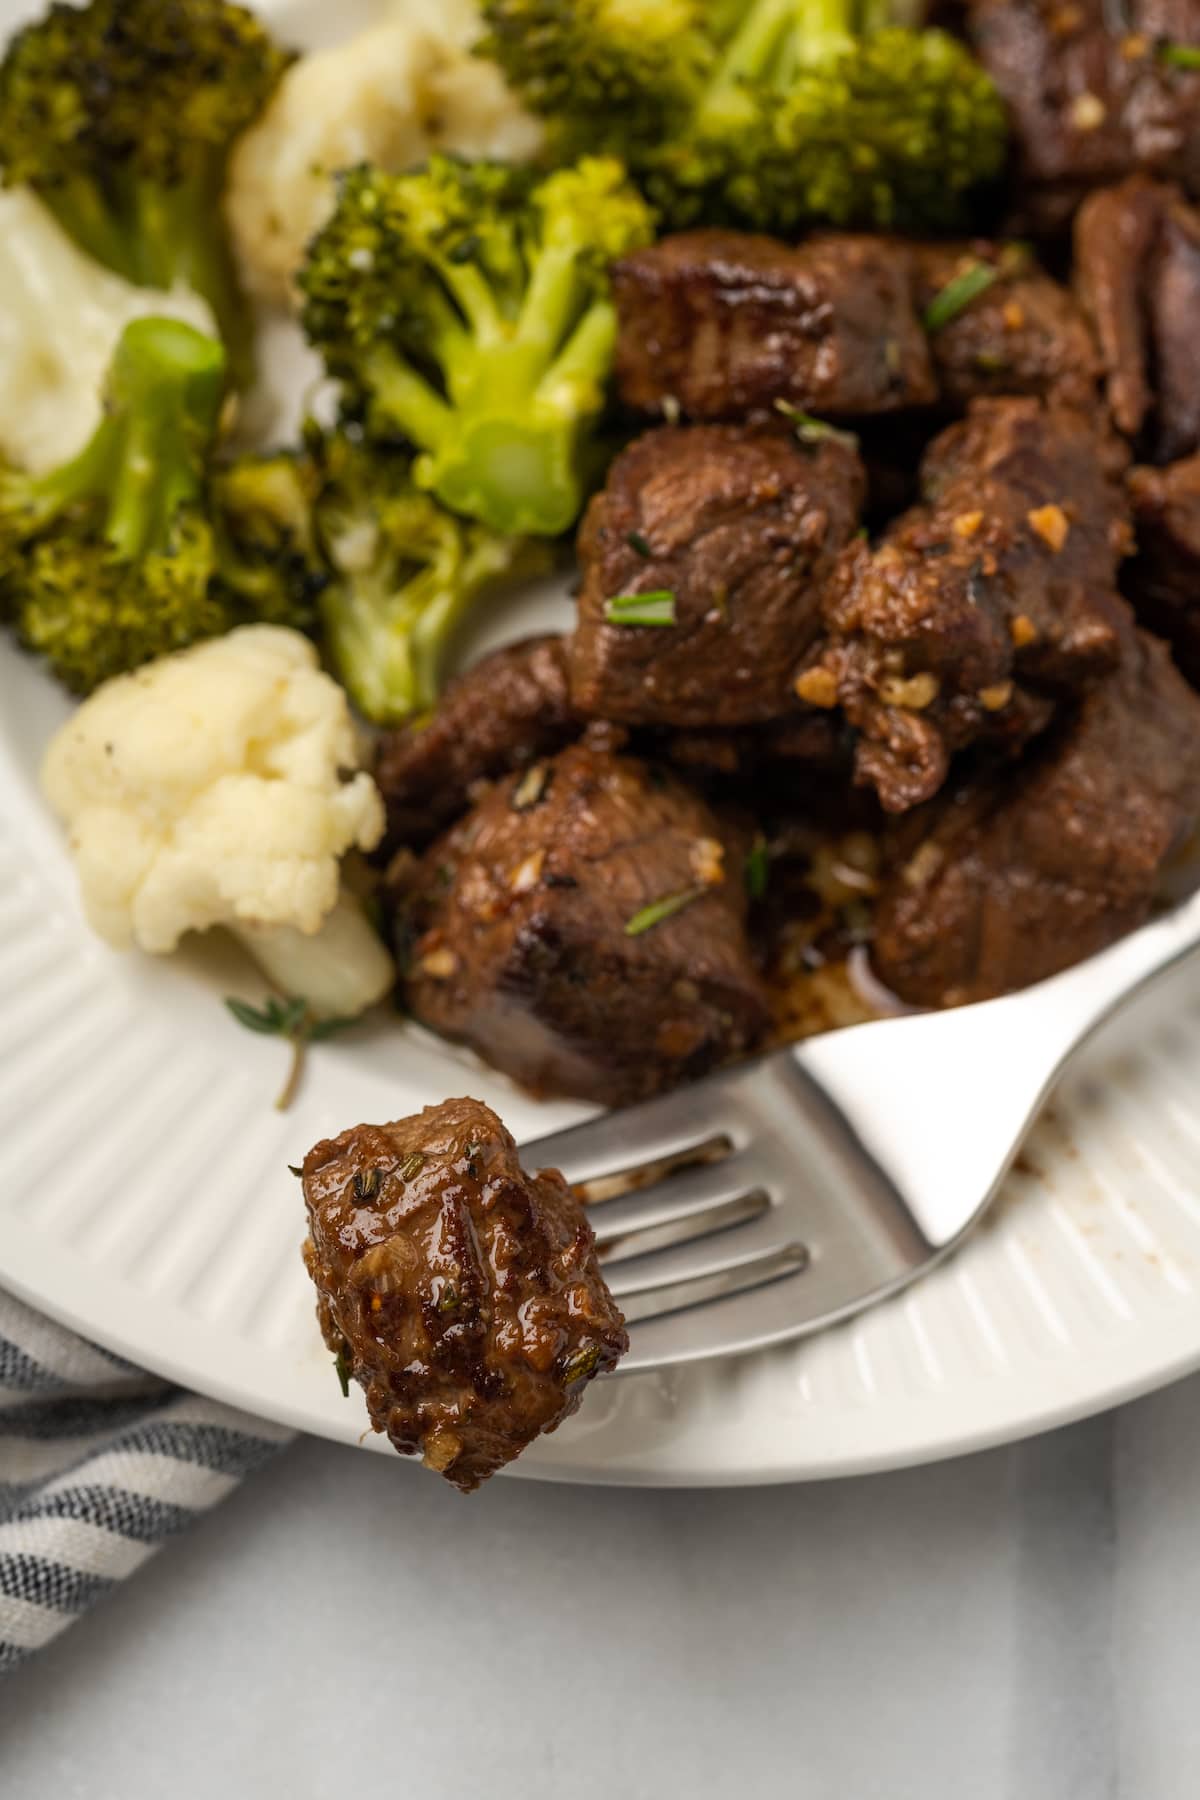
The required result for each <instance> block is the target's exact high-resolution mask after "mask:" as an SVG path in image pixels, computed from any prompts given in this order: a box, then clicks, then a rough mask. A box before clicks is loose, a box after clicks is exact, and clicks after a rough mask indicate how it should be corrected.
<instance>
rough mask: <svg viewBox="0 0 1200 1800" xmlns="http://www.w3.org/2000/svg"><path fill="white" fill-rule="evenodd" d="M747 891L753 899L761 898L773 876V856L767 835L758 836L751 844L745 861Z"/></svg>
mask: <svg viewBox="0 0 1200 1800" xmlns="http://www.w3.org/2000/svg"><path fill="white" fill-rule="evenodd" d="M744 873H745V881H746V892H747V893H748V894H749V896H750V898H751V899H752V900H761V899H762V897H763V895H764V894H765V893H766V891H767V882H768V881H769V880H770V878H771V857H770V853H769V852H768V850H767V840H766V838H765V837H762V836H759V837H756V838H755V840H754V842H753V844H751V846H750V849H749V852H748V853H747V856H746V863H745V871H744Z"/></svg>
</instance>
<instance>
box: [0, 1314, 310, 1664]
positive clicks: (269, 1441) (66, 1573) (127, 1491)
mask: <svg viewBox="0 0 1200 1800" xmlns="http://www.w3.org/2000/svg"><path fill="white" fill-rule="evenodd" d="M290 1435H291V1434H290V1433H289V1432H286V1431H284V1430H282V1429H280V1428H278V1427H276V1426H274V1425H268V1424H266V1423H265V1422H264V1421H263V1420H261V1419H252V1418H250V1417H249V1415H248V1414H246V1413H240V1412H235V1411H234V1409H233V1408H232V1407H229V1406H221V1405H219V1404H218V1403H217V1402H216V1401H215V1400H202V1399H200V1398H199V1397H198V1396H197V1395H195V1394H189V1393H186V1392H185V1391H184V1390H183V1389H182V1388H178V1387H173V1386H172V1385H171V1384H170V1383H169V1382H165V1381H160V1380H159V1379H158V1378H157V1376H154V1375H148V1374H147V1373H146V1371H145V1370H144V1369H138V1368H135V1367H134V1365H133V1364H132V1363H127V1362H123V1361H122V1360H121V1358H120V1357H117V1356H112V1355H110V1354H109V1352H108V1351H107V1350H100V1349H98V1348H97V1347H96V1346H95V1345H94V1344H89V1343H87V1342H86V1341H85V1340H84V1339H83V1338H80V1337H76V1336H75V1334H74V1333H73V1332H70V1331H66V1330H64V1329H63V1328H62V1327H61V1326H59V1325H54V1324H52V1323H51V1322H50V1320H48V1319H45V1318H42V1317H41V1316H40V1314H38V1313H35V1312H32V1311H31V1310H30V1309H29V1307H27V1306H24V1305H22V1304H21V1302H20V1301H19V1300H14V1299H13V1298H12V1297H11V1296H10V1295H8V1294H4V1293H2V1292H0V1673H3V1672H4V1671H5V1670H7V1669H10V1668H13V1667H14V1666H15V1665H16V1664H17V1663H19V1662H21V1661H22V1659H23V1658H24V1657H26V1656H28V1655H29V1654H30V1652H31V1651H33V1650H38V1649H40V1648H41V1646H42V1645H43V1644H47V1643H49V1641H50V1639H51V1638H54V1637H57V1636H58V1634H59V1632H60V1631H64V1630H65V1629H66V1627H67V1626H68V1625H70V1624H71V1623H72V1621H73V1620H74V1619H76V1618H78V1617H79V1615H80V1614H81V1613H83V1612H86V1610H87V1609H88V1607H89V1606H91V1605H92V1604H93V1602H94V1601H96V1600H98V1599H100V1598H101V1596H102V1595H104V1594H106V1593H107V1592H108V1591H109V1590H110V1589H111V1588H113V1587H115V1586H116V1585H117V1583H118V1582H121V1581H124V1579H125V1578H126V1576H128V1575H132V1574H133V1572H134V1570H135V1569H137V1568H140V1566H141V1564H142V1563H144V1562H145V1561H146V1559H147V1557H149V1556H152V1555H153V1554H154V1552H155V1551H156V1550H157V1549H158V1547H159V1545H160V1544H161V1543H162V1542H163V1541H164V1539H166V1538H168V1537H171V1536H172V1535H173V1534H174V1533H175V1532H177V1531H182V1530H183V1529H184V1527H185V1526H187V1525H189V1524H190V1523H191V1521H192V1520H193V1519H194V1518H196V1517H197V1515H198V1514H200V1513H203V1512H206V1511H207V1510H208V1508H209V1507H210V1506H215V1505H216V1503H217V1501H218V1500H222V1499H224V1497H225V1495H226V1494H228V1493H229V1492H230V1491H231V1490H232V1489H233V1488H235V1487H236V1486H237V1484H238V1482H239V1481H241V1479H242V1477H243V1476H245V1475H249V1474H250V1473H251V1472H252V1471H253V1470H255V1469H257V1468H259V1467H261V1465H262V1464H263V1463H265V1462H267V1461H268V1460H269V1458H270V1457H272V1456H273V1455H274V1454H275V1452H276V1451H277V1450H278V1449H279V1448H280V1447H281V1445H283V1444H285V1443H286V1442H287V1441H288V1439H289V1437H290Z"/></svg>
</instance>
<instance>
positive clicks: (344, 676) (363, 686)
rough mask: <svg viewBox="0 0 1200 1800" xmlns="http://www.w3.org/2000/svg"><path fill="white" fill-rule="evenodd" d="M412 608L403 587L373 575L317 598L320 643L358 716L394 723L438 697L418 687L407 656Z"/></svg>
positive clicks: (432, 687) (354, 579)
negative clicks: (322, 639)
mask: <svg viewBox="0 0 1200 1800" xmlns="http://www.w3.org/2000/svg"><path fill="white" fill-rule="evenodd" d="M412 615H413V608H412V605H411V601H410V600H409V599H408V598H407V597H406V595H405V593H404V590H403V589H402V588H396V587H391V586H389V584H388V583H387V581H386V579H384V578H383V577H382V576H381V575H380V574H379V573H378V572H377V571H370V572H365V573H363V574H359V575H353V576H351V577H350V578H349V579H347V580H346V581H344V582H341V583H339V584H338V585H337V586H335V587H333V588H330V589H328V590H327V591H326V593H325V594H324V595H323V596H322V600H321V616H322V619H323V621H324V625H325V644H326V648H327V650H328V652H329V656H330V660H331V661H332V663H333V666H334V669H335V670H336V671H337V674H338V677H339V679H340V680H341V681H342V683H343V685H344V686H345V688H346V689H347V691H348V693H349V695H350V697H351V699H352V700H353V701H354V704H355V705H356V706H357V708H358V710H359V712H361V713H362V715H363V717H364V718H366V719H370V720H371V721H372V722H373V723H374V724H376V725H398V724H399V723H400V722H401V721H402V720H404V719H407V718H409V717H411V715H412V714H413V713H414V712H425V711H427V710H428V709H429V708H430V707H431V706H432V705H433V703H434V701H435V700H436V698H437V687H436V685H435V684H433V683H429V682H425V683H422V681H421V679H420V677H419V675H418V671H417V669H416V666H415V664H414V659H413V654H412V624H413V616H412Z"/></svg>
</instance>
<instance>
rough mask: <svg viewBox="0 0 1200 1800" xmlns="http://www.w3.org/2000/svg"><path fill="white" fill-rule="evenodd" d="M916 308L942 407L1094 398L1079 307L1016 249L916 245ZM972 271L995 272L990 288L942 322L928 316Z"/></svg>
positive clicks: (1084, 403)
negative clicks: (1020, 398) (981, 400)
mask: <svg viewBox="0 0 1200 1800" xmlns="http://www.w3.org/2000/svg"><path fill="white" fill-rule="evenodd" d="M913 258H914V264H915V267H916V274H917V305H918V307H919V309H920V312H921V316H922V318H923V319H926V320H927V321H929V322H930V332H929V342H930V348H931V350H932V353H933V366H934V372H935V374H936V376H937V381H938V386H939V388H940V389H941V396H942V403H943V405H944V406H946V407H947V408H949V409H951V410H953V411H962V410H964V409H965V408H966V406H967V405H968V403H969V402H970V401H972V400H974V399H976V398H977V397H979V396H980V395H988V394H1036V395H1039V396H1040V397H1041V398H1043V399H1045V400H1051V401H1054V402H1055V403H1057V404H1059V405H1064V406H1078V407H1083V408H1086V407H1088V406H1090V405H1091V404H1092V403H1093V402H1094V401H1095V398H1096V386H1097V383H1098V381H1099V377H1100V364H1099V359H1098V357H1097V355H1096V346H1095V344H1094V342H1093V340H1092V335H1091V332H1090V331H1089V330H1088V324H1087V320H1086V319H1085V318H1084V316H1083V313H1082V312H1081V310H1080V308H1079V305H1078V303H1077V302H1076V301H1075V299H1074V298H1073V297H1072V295H1071V294H1070V292H1069V290H1068V289H1066V288H1065V287H1063V286H1061V285H1060V283H1059V282H1057V281H1054V280H1053V279H1052V278H1051V277H1050V276H1049V275H1047V274H1046V273H1045V271H1044V270H1043V269H1040V268H1039V267H1038V266H1037V264H1036V263H1035V262H1034V261H1033V260H1032V258H1031V257H1030V255H1029V254H1028V252H1027V251H1023V250H1021V249H1020V248H1019V247H1018V246H1016V245H1011V244H1010V245H1005V244H996V243H989V242H988V241H987V240H985V239H980V240H978V241H977V242H975V243H969V244H963V243H958V244H917V245H914V246H913ZM976 270H981V271H989V270H990V271H995V272H996V277H995V279H994V280H993V281H992V284H991V286H990V287H987V288H985V289H984V290H983V291H982V292H981V293H978V294H977V295H976V296H975V298H974V299H973V300H970V301H968V302H967V304H965V305H963V306H961V307H960V308H958V310H956V311H955V312H954V313H953V314H952V316H951V317H950V318H949V319H948V320H947V322H946V323H945V324H938V323H937V322H936V320H935V319H931V315H930V312H929V309H930V308H931V307H934V308H935V309H936V306H937V303H938V301H939V299H941V298H942V297H943V296H949V295H950V294H951V292H952V284H953V283H954V282H956V281H957V280H958V279H959V278H960V277H963V276H964V275H970V274H971V273H973V272H974V271H976Z"/></svg>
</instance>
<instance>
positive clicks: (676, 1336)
mask: <svg viewBox="0 0 1200 1800" xmlns="http://www.w3.org/2000/svg"><path fill="white" fill-rule="evenodd" d="M936 1260H937V1259H936V1258H935V1257H931V1258H930V1259H929V1263H928V1264H927V1265H926V1266H932V1263H933V1262H934V1261H936ZM751 1268H752V1265H751ZM767 1271H769V1262H768V1261H767V1259H765V1258H764V1280H763V1281H762V1282H760V1283H756V1284H755V1285H754V1286H752V1287H751V1286H749V1285H747V1286H744V1287H742V1288H740V1289H739V1290H738V1291H737V1292H736V1293H732V1294H727V1295H724V1296H722V1297H720V1298H718V1299H709V1298H700V1299H699V1300H698V1301H697V1300H691V1299H689V1297H688V1295H687V1293H686V1291H684V1292H682V1293H681V1292H680V1291H679V1290H678V1289H676V1290H674V1292H673V1293H671V1294H669V1295H664V1296H663V1300H664V1305H663V1308H662V1310H661V1311H658V1312H656V1311H654V1310H653V1309H651V1310H649V1311H644V1312H643V1313H642V1314H641V1316H640V1317H639V1318H637V1319H635V1320H634V1321H633V1323H632V1324H631V1325H630V1327H629V1337H630V1348H629V1351H628V1353H627V1354H626V1355H625V1356H624V1357H623V1358H622V1359H621V1361H620V1362H619V1363H618V1364H617V1368H616V1371H615V1373H616V1375H618V1376H620V1375H633V1374H636V1373H637V1372H638V1371H639V1370H644V1369H651V1368H661V1367H663V1366H665V1365H667V1364H674V1363H685V1362H696V1361H698V1360H699V1359H700V1358H702V1357H708V1356H736V1355H738V1354H739V1353H741V1352H743V1351H745V1350H761V1349H767V1348H769V1347H770V1346H771V1345H773V1344H781V1343H784V1342H786V1341H787V1340H789V1339H791V1338H797V1337H806V1336H808V1335H809V1334H811V1333H812V1332H815V1331H821V1330H823V1329H824V1328H825V1327H826V1326H827V1325H834V1324H836V1323H837V1322H838V1320H839V1319H844V1318H849V1317H851V1316H852V1315H854V1314H855V1313H859V1312H861V1311H862V1310H863V1309H864V1307H865V1306H868V1305H870V1304H872V1303H873V1302H874V1301H876V1300H881V1299H883V1298H884V1297H885V1296H886V1295H887V1294H889V1293H892V1292H894V1291H896V1290H897V1289H899V1288H902V1287H904V1286H905V1285H906V1284H907V1282H908V1281H909V1280H910V1279H911V1274H912V1272H911V1270H904V1271H901V1270H899V1269H897V1270H896V1271H895V1272H894V1273H893V1274H892V1275H890V1276H889V1277H887V1278H884V1279H881V1280H880V1281H879V1283H878V1285H877V1286H876V1287H874V1288H872V1287H871V1286H870V1285H869V1284H867V1283H864V1282H863V1281H862V1279H861V1271H855V1270H853V1269H851V1268H847V1267H845V1266H844V1265H843V1264H842V1263H841V1261H840V1259H839V1258H838V1257H837V1256H833V1257H830V1258H828V1259H826V1258H823V1257H821V1256H820V1255H817V1256H814V1257H812V1258H811V1259H809V1260H807V1261H803V1262H800V1263H795V1264H792V1265H791V1266H790V1267H788V1266H786V1265H785V1266H784V1267H782V1268H781V1269H780V1270H779V1271H778V1273H776V1274H775V1275H774V1276H773V1277H771V1276H770V1275H769V1273H768V1272H767Z"/></svg>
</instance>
